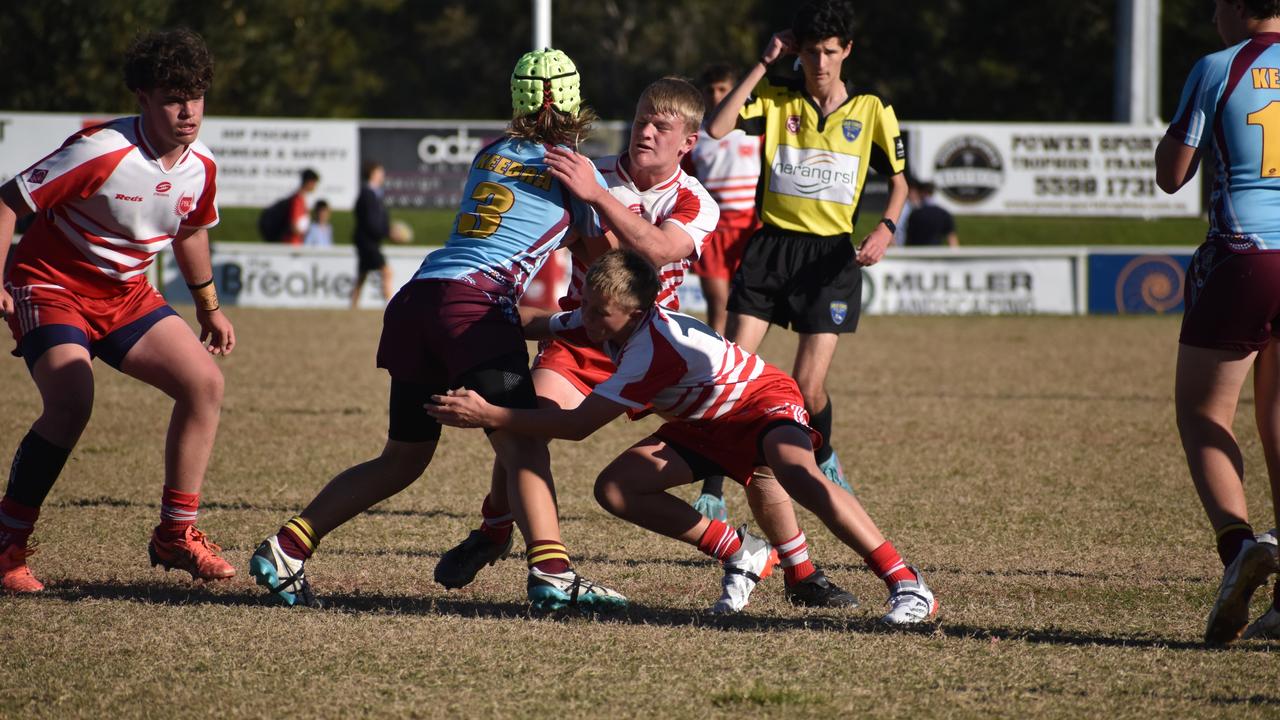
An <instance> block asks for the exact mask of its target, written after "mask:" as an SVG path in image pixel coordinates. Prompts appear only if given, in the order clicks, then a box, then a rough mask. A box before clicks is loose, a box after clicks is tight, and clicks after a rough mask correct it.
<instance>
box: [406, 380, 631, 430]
mask: <svg viewBox="0 0 1280 720" xmlns="http://www.w3.org/2000/svg"><path fill="white" fill-rule="evenodd" d="M431 402H433V403H435V404H434V405H432V404H430V403H428V404H427V405H425V406H424V407H425V408H426V410H427V413H428V414H430V415H431V416H432V417H434V418H435V419H436V420H439V421H440V422H441V423H443V424H445V425H452V426H453V427H461V428H490V429H492V430H510V431H511V432H515V433H519V434H521V435H533V436H536V437H547V438H561V439H563V440H581V439H583V438H585V437H587V436H588V435H590V434H591V433H593V432H595V431H596V430H599V429H600V428H602V427H604V426H605V425H607V424H608V423H609V421H610V420H613V419H614V418H616V417H618V416H619V415H621V414H622V413H623V411H624V410H626V408H625V407H623V406H622V405H621V404H619V403H616V402H614V401H612V400H607V399H605V398H602V397H600V396H599V395H596V394H595V393H592V394H591V395H588V396H587V398H586V399H585V400H583V401H582V404H581V405H579V406H578V407H576V408H573V409H571V410H562V409H560V408H538V409H536V410H533V409H529V410H525V409H516V408H506V407H498V406H496V405H491V404H490V403H489V402H488V401H487V400H485V399H484V398H483V397H481V396H480V395H479V394H478V393H476V392H475V391H474V390H468V389H466V388H459V389H457V390H450V391H449V392H448V394H446V395H432V396H431Z"/></svg>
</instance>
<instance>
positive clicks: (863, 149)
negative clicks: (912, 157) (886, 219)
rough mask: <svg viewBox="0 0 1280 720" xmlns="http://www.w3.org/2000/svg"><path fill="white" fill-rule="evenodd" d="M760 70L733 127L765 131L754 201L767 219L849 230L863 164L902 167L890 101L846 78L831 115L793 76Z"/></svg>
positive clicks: (893, 170) (819, 231)
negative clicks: (843, 95) (775, 76)
mask: <svg viewBox="0 0 1280 720" xmlns="http://www.w3.org/2000/svg"><path fill="white" fill-rule="evenodd" d="M775 82H778V81H770V80H769V78H767V77H766V78H765V79H763V80H761V81H760V84H758V85H756V88H755V91H754V93H753V95H752V97H751V98H750V99H749V100H748V101H747V104H746V105H745V106H743V108H742V112H741V113H739V117H738V127H741V128H742V129H743V130H744V131H746V132H747V134H749V135H763V136H764V143H763V147H762V148H761V153H760V162H761V172H760V184H759V186H758V187H757V189H756V208H757V211H758V212H759V213H760V219H761V221H763V222H764V223H765V224H767V225H772V226H774V227H777V228H780V229H782V230H792V231H795V232H802V233H810V234H812V235H841V234H848V233H852V232H853V217H854V214H855V212H856V211H857V208H858V202H859V201H860V200H861V199H862V185H863V183H864V182H865V181H866V179H867V167H868V166H871V167H874V168H875V169H876V172H878V173H881V174H885V175H897V174H898V173H900V172H902V171H903V170H904V169H905V168H906V155H907V154H906V150H905V148H904V147H903V144H902V135H901V133H900V132H899V130H898V118H897V116H896V115H894V113H893V107H892V106H891V105H888V104H886V103H885V102H884V101H883V100H881V99H880V97H879V96H877V95H874V94H871V93H864V92H859V91H856V90H854V88H853V87H852V86H846V87H847V89H848V91H849V99H847V100H845V101H844V104H842V105H841V106H840V107H838V108H836V109H835V111H833V112H832V113H831V114H830V115H828V116H826V117H825V118H824V117H821V114H820V113H819V112H818V106H817V104H816V103H815V102H814V101H813V98H811V97H809V95H808V93H806V92H805V90H804V79H803V78H798V79H797V80H795V81H794V83H789V82H778V84H775Z"/></svg>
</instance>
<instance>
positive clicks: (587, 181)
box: [546, 147, 609, 202]
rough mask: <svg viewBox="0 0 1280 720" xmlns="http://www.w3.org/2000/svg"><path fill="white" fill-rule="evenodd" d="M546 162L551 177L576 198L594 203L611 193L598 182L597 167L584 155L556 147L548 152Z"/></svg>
mask: <svg viewBox="0 0 1280 720" xmlns="http://www.w3.org/2000/svg"><path fill="white" fill-rule="evenodd" d="M546 162H547V169H549V170H550V171H551V177H553V178H555V179H556V180H559V181H560V182H561V183H563V184H564V186H565V188H567V189H568V190H569V192H571V193H573V195H574V197H577V198H578V199H580V200H583V201H584V202H593V201H595V200H598V199H599V198H600V196H601V195H607V194H608V192H609V191H608V190H605V189H604V188H603V187H601V186H600V183H598V182H596V166H595V165H593V164H592V162H591V160H590V158H588V157H587V156H586V155H583V154H582V153H578V152H574V151H573V150H570V149H568V148H563V147H554V148H551V149H550V150H548V151H547V157H546Z"/></svg>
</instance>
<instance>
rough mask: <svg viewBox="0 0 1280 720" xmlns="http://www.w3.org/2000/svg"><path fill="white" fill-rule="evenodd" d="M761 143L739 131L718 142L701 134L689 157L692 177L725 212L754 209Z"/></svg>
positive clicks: (753, 136)
mask: <svg viewBox="0 0 1280 720" xmlns="http://www.w3.org/2000/svg"><path fill="white" fill-rule="evenodd" d="M762 139H763V138H762V137H761V136H759V135H748V134H746V133H745V132H743V131H741V130H737V129H735V130H733V131H732V132H730V133H729V134H728V135H725V136H724V137H722V138H720V139H719V140H716V139H715V138H713V137H711V136H710V135H708V134H707V131H706V130H699V131H698V144H697V145H694V146H693V152H691V153H689V157H690V158H692V160H693V168H694V169H693V174H694V175H696V176H697V177H698V180H699V182H701V183H702V185H703V187H705V188H706V189H707V192H709V193H711V197H712V198H714V199H715V201H716V202H717V203H718V204H719V205H720V209H721V210H722V211H725V210H753V209H755V206H756V183H758V182H759V181H760V141H761V140H762Z"/></svg>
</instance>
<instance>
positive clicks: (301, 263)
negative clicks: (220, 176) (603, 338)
mask: <svg viewBox="0 0 1280 720" xmlns="http://www.w3.org/2000/svg"><path fill="white" fill-rule="evenodd" d="M211 247H212V253H213V280H214V284H215V285H216V286H217V288H218V300H219V302H221V303H222V304H223V305H228V306H240V307H261V308H331V309H339V308H345V307H349V306H350V303H351V289H352V288H353V287H354V286H355V277H356V255H355V249H354V248H353V247H352V246H350V245H345V246H336V247H332V248H310V247H295V246H289V245H278V244H275V243H219V242H215V243H211ZM437 249H438V248H435V247H385V246H384V247H383V248H382V252H383V254H384V255H385V256H386V258H387V265H388V266H390V267H391V275H392V278H393V283H394V284H395V289H397V290H398V289H399V288H400V286H402V285H403V284H404V283H406V282H408V281H409V279H410V278H412V277H413V274H414V272H416V271H417V269H418V266H419V265H421V264H422V259H423V258H425V257H426V256H427V255H428V254H429V253H430V252H431V251H433V250H437ZM557 252H558V253H567V252H568V251H565V250H561V251H557ZM555 260H556V262H552V261H551V260H548V263H547V265H545V266H544V267H543V269H542V271H541V272H539V273H538V275H537V276H536V277H535V278H534V283H533V284H532V285H531V286H530V287H529V289H528V290H527V291H526V293H525V298H526V301H527V302H528V303H529V304H531V305H539V306H545V307H554V303H555V300H556V299H557V298H559V297H560V296H561V294H563V292H564V289H565V287H566V285H567V284H568V273H566V272H565V271H564V268H565V267H566V265H564V263H565V262H567V258H565V257H563V256H558V257H556V258H555ZM158 265H159V266H160V267H159V272H158V277H153V278H152V282H153V283H155V284H156V287H158V288H160V291H161V293H162V294H163V295H164V297H165V299H166V300H168V301H169V302H176V303H184V304H186V303H190V302H191V293H190V291H189V290H188V289H187V285H186V281H185V280H184V279H183V277H182V273H181V272H180V271H179V270H178V264H177V261H176V260H175V259H174V255H173V251H172V250H165V251H164V254H163V255H162V256H161V258H160V260H159V262H158ZM549 284H550V285H553V286H551V287H549V286H548V285H549ZM383 305H384V303H383V300H382V288H381V277H380V276H379V274H378V273H376V272H373V273H369V277H368V278H367V279H366V280H365V285H364V287H363V288H362V289H361V292H360V307H362V308H381V307H383Z"/></svg>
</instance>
